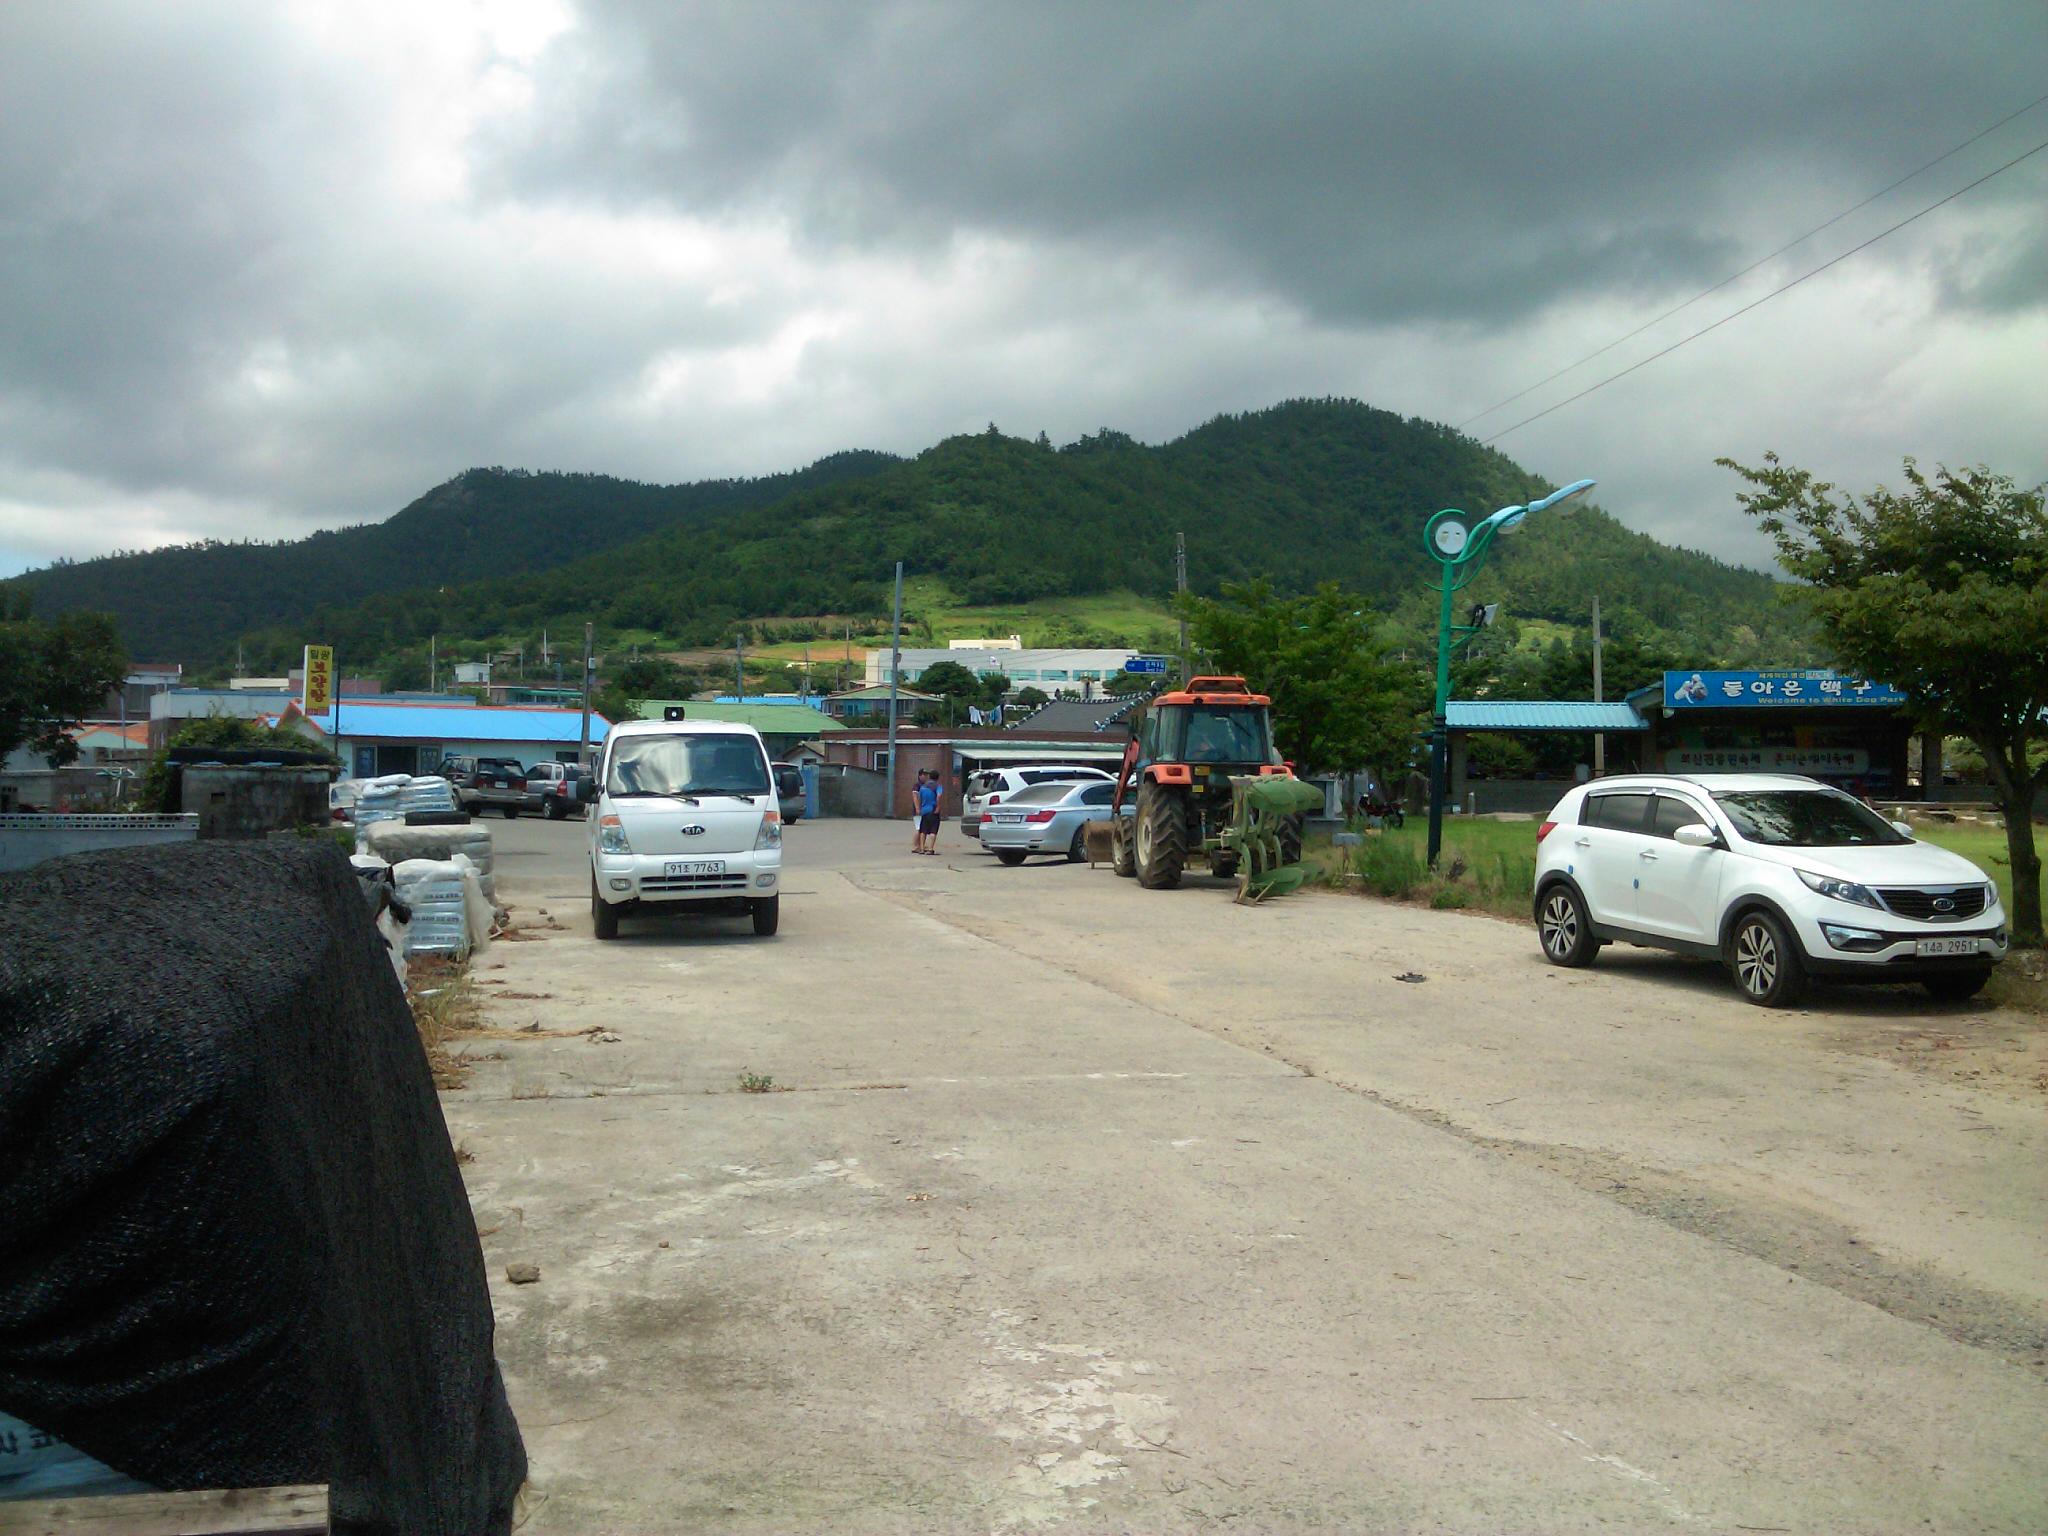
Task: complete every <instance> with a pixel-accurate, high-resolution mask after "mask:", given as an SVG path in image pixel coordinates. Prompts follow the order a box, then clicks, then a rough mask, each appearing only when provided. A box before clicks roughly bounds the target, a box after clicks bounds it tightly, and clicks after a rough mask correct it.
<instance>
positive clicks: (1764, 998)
mask: <svg viewBox="0 0 2048 1536" xmlns="http://www.w3.org/2000/svg"><path fill="white" fill-rule="evenodd" d="M1728 968H1729V969H1730V970H1731V971H1733V972H1734V973H1735V985H1736V986H1737V987H1738V988H1740V989H1741V991H1742V995H1743V996H1744V997H1745V998H1747V999H1748V1000H1749V1001H1750V1002H1752V1003H1755V1004H1756V1005H1757V1006H1758V1007H1760V1008H1790V1007H1791V1006H1792V1005H1793V1004H1794V1003H1796V1002H1798V1001H1799V998H1800V996H1801V994H1802V993H1804V992H1805V991H1806V964H1805V962H1804V960H1802V959H1801V957H1800V954H1799V947H1798V945H1797V944H1796V943H1794V942H1793V940H1792V939H1791V938H1790V937H1789V936H1788V935H1787V934H1786V932H1785V929H1784V927H1783V925H1782V924H1780V923H1779V921H1778V920H1777V919H1776V918H1775V917H1773V916H1771V914H1770V913H1768V912H1762V911H1755V912H1745V913H1743V914H1742V916H1741V917H1739V918H1737V919H1736V920H1735V932H1734V933H1733V934H1731V935H1730V936H1729V940H1728Z"/></svg>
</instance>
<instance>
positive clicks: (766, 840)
mask: <svg viewBox="0 0 2048 1536" xmlns="http://www.w3.org/2000/svg"><path fill="white" fill-rule="evenodd" d="M781 846H782V812H780V811H764V812H762V814H761V830H760V831H759V832H756V833H755V834H754V852H756V853H765V852H766V851H767V850H768V849H770V848H780V847H781Z"/></svg>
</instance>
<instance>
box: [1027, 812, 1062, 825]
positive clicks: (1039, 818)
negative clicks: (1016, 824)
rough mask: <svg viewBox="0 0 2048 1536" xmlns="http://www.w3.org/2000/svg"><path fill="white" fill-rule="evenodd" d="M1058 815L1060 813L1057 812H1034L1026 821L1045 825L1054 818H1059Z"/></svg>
mask: <svg viewBox="0 0 2048 1536" xmlns="http://www.w3.org/2000/svg"><path fill="white" fill-rule="evenodd" d="M1058 814H1059V812H1057V811H1033V812H1032V813H1031V814H1030V815H1029V816H1026V817H1025V818H1024V819H1025V820H1026V821H1035V822H1038V823H1040V824H1041V825H1043V824H1044V823H1045V822H1048V821H1051V820H1052V819H1053V817H1055V816H1057V815H1058Z"/></svg>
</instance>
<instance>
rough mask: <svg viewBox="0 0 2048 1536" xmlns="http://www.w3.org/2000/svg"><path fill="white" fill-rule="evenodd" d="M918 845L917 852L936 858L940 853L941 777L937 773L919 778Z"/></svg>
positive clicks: (926, 774)
mask: <svg viewBox="0 0 2048 1536" xmlns="http://www.w3.org/2000/svg"><path fill="white" fill-rule="evenodd" d="M917 843H918V846H917V847H916V849H915V850H913V851H915V852H917V853H929V854H932V855H933V856H936V855H937V854H938V851H939V777H938V775H937V774H935V773H922V772H921V773H919V774H918V776H917Z"/></svg>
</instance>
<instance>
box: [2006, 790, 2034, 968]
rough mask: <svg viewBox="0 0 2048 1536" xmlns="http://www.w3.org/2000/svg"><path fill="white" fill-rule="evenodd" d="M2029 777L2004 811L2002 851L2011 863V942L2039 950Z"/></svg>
mask: <svg viewBox="0 0 2048 1536" xmlns="http://www.w3.org/2000/svg"><path fill="white" fill-rule="evenodd" d="M2037 787H2038V786H2037V785H2036V784H2035V782H2034V780H2033V779H2032V778H2031V777H2029V778H2027V779H2025V780H2022V781H2021V783H2020V785H2019V792H2018V793H2017V794H2016V795H2015V796H2014V797H2013V799H2012V801H2011V803H2010V804H2008V805H2007V806H2006V807H2005V847H2006V852H2007V854H2008V856H2009V857H2010V858H2011V859H2012V941H2013V943H2015V944H2019V945H2023V946H2025V947H2027V948H2029V949H2039V948H2040V947H2041V855H2040V854H2039V853H2038V852H2037V851H2036V850H2035V848H2034V795H2035V791H2036V789H2037Z"/></svg>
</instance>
